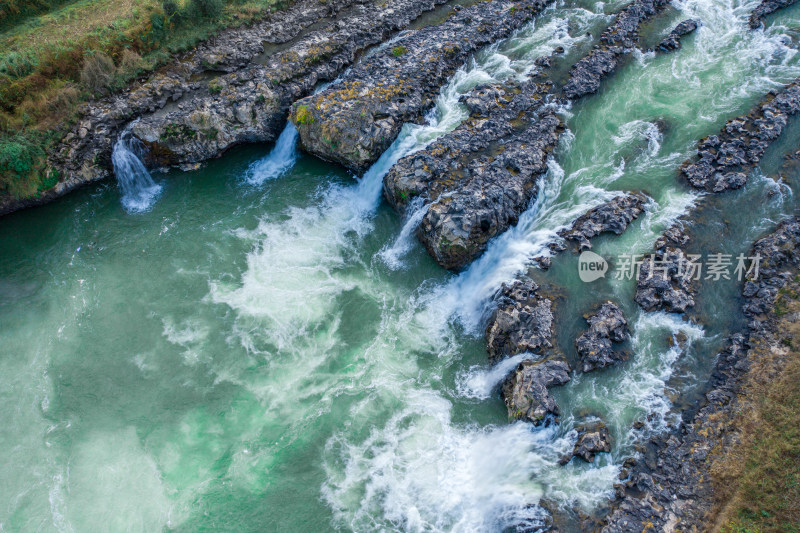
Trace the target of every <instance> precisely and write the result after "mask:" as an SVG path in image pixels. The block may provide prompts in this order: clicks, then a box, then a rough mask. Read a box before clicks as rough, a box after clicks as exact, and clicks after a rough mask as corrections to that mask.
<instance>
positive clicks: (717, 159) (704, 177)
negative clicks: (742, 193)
mask: <svg viewBox="0 0 800 533" xmlns="http://www.w3.org/2000/svg"><path fill="white" fill-rule="evenodd" d="M798 111H800V80H795V81H794V82H792V83H791V84H789V85H787V86H786V87H785V88H784V89H783V90H781V91H779V92H777V93H774V92H770V93H769V94H768V95H767V96H766V98H765V99H764V100H762V101H761V103H759V104H758V105H756V106H755V107H754V108H753V109H752V110H751V111H750V113H748V114H747V115H744V116H741V117H737V118H734V119H731V120H729V121H728V123H727V124H725V127H723V128H722V131H720V133H719V134H717V135H711V136H709V137H706V138H705V139H703V140H701V141H700V143H699V145H698V148H697V156H696V158H695V159H694V160H690V161H686V162H685V163H684V164H683V166H682V167H681V172H682V175H683V176H684V178H685V179H686V181H688V182H689V184H690V185H692V187H695V188H698V189H705V190H707V191H711V192H722V191H727V190H730V189H738V188H740V187H742V186H743V185H744V184H745V183H746V182H747V173H748V172H749V171H750V170H751V169H752V168H753V167H754V166H755V165H757V164H758V162H759V161H761V158H762V157H763V156H764V152H766V150H767V148H768V147H769V146H770V144H772V143H773V142H774V141H775V140H776V139H777V138H778V137H779V136H780V134H781V133H782V132H783V129H784V128H785V127H786V125H787V124H788V121H789V117H791V116H793V115H795V114H796V113H797V112H798Z"/></svg>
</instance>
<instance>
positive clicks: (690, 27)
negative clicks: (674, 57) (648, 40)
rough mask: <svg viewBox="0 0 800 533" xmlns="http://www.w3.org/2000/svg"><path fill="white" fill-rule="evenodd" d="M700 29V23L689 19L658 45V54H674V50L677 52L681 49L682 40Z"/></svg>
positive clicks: (676, 27)
mask: <svg viewBox="0 0 800 533" xmlns="http://www.w3.org/2000/svg"><path fill="white" fill-rule="evenodd" d="M699 27H700V23H699V22H697V21H696V20H692V19H688V20H684V21H683V22H681V23H680V24H678V25H677V26H675V29H673V30H672V31H671V32H669V35H667V36H666V37H664V39H663V40H662V41H661V42H660V43H658V46H656V51H657V52H672V51H673V50H677V49H679V48H680V47H681V39H682V38H683V37H684V36H686V35H689V34H690V33H692V32H694V31H695V30H696V29H697V28H699Z"/></svg>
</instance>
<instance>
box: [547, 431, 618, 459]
mask: <svg viewBox="0 0 800 533" xmlns="http://www.w3.org/2000/svg"><path fill="white" fill-rule="evenodd" d="M575 429H576V430H577V431H578V440H577V441H576V442H575V447H574V448H573V450H572V453H571V454H568V455H565V456H564V457H562V458H561V459H560V460H559V463H560V464H562V465H565V464H567V463H568V462H569V461H570V460H571V459H572V458H573V457H578V458H580V459H583V460H584V461H586V462H587V463H593V462H594V456H595V454H598V453H608V452H610V451H611V434H610V433H609V432H608V428H607V427H606V425H605V424H603V423H602V422H600V421H598V422H594V423H590V424H586V425H584V426H579V427H577V428H575Z"/></svg>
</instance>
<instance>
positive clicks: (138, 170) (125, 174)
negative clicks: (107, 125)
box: [111, 127, 161, 213]
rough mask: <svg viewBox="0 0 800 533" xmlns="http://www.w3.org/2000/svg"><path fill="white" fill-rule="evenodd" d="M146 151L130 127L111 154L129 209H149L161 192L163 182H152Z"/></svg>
mask: <svg viewBox="0 0 800 533" xmlns="http://www.w3.org/2000/svg"><path fill="white" fill-rule="evenodd" d="M144 150H145V148H144V145H143V144H142V141H140V140H139V139H137V138H136V137H134V136H133V135H132V134H131V131H130V127H128V128H126V129H125V131H123V132H122V133H121V134H120V136H119V138H118V139H117V142H116V143H115V144H114V150H113V152H112V153H111V162H112V164H113V165H114V174H115V175H116V176H117V183H118V184H119V189H120V192H121V193H122V205H123V207H125V209H126V210H127V211H129V212H134V213H136V212H141V211H147V210H148V209H150V207H152V205H153V203H154V202H155V200H156V198H158V195H159V193H160V192H161V185H159V184H157V183H156V182H155V181H153V177H152V176H150V173H149V172H148V171H147V167H145V166H144V162H143V161H142V156H143V154H144Z"/></svg>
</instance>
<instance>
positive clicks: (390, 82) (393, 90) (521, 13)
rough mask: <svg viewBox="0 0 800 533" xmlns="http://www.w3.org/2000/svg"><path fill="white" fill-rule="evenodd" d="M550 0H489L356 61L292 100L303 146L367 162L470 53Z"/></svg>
mask: <svg viewBox="0 0 800 533" xmlns="http://www.w3.org/2000/svg"><path fill="white" fill-rule="evenodd" d="M548 3H549V0H517V1H510V0H490V1H485V2H479V3H478V4H476V5H474V6H471V7H469V8H465V9H462V10H460V11H458V12H456V13H455V14H454V15H453V16H451V17H450V18H449V19H447V20H446V21H444V22H442V23H441V24H438V25H435V26H429V27H426V28H423V29H421V30H417V31H413V32H409V33H408V34H407V35H404V36H403V37H401V38H400V39H398V40H396V41H394V42H393V43H392V46H391V47H385V48H383V49H379V50H378V51H377V52H376V53H374V54H372V55H371V56H369V57H368V58H366V59H364V60H363V61H361V62H359V63H358V64H357V65H356V66H354V67H353V69H352V70H350V71H349V72H348V73H347V74H346V75H344V76H343V77H342V78H341V81H340V83H337V84H336V85H334V86H331V87H330V88H328V89H326V90H324V91H321V92H320V93H317V94H315V95H313V96H310V97H308V98H304V99H303V100H300V101H299V102H296V103H295V104H294V105H293V106H292V111H291V120H292V121H293V122H294V123H295V125H297V127H298V131H299V132H300V142H301V145H302V146H303V148H304V149H305V150H307V151H308V152H311V153H312V154H314V155H317V156H319V157H321V158H322V159H326V160H329V161H335V162H338V163H341V164H343V165H344V166H347V167H349V168H351V169H354V170H357V171H364V170H366V169H367V168H368V167H369V166H370V165H371V164H372V163H373V162H374V161H376V160H377V159H378V157H379V156H380V154H381V153H383V152H384V151H385V150H386V149H387V148H388V147H389V145H390V144H391V143H392V142H393V141H394V139H395V138H396V137H397V135H398V134H399V133H400V129H401V128H402V126H403V124H404V123H406V122H410V121H411V122H413V121H417V120H419V119H421V118H422V115H423V113H424V112H425V111H426V110H427V109H428V108H429V107H430V106H431V105H432V104H433V102H434V99H435V98H436V96H437V94H438V93H439V90H440V88H441V87H442V85H444V84H445V83H446V82H447V80H448V78H450V76H452V75H453V74H454V73H455V71H456V70H457V69H458V68H459V67H460V66H461V65H463V64H464V61H465V60H466V59H467V57H469V54H471V53H472V52H474V51H475V50H477V49H479V48H480V47H482V46H485V45H487V44H489V43H492V42H494V41H497V40H498V39H502V38H505V37H507V36H509V35H510V34H511V32H512V31H514V30H515V29H516V28H519V27H520V26H521V25H522V24H523V23H524V22H526V21H527V20H530V17H531V16H533V15H535V14H537V13H538V12H539V11H541V10H542V9H543V8H544V7H545V6H546V5H547V4H548Z"/></svg>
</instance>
